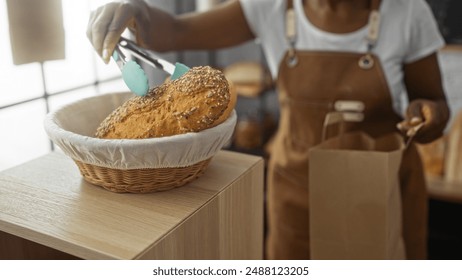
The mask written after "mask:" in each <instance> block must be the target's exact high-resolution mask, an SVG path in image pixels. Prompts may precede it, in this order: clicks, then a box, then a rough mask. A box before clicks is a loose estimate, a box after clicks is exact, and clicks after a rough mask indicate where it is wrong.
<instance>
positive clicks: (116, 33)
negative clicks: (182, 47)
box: [87, 0, 152, 63]
mask: <svg viewBox="0 0 462 280" xmlns="http://www.w3.org/2000/svg"><path fill="white" fill-rule="evenodd" d="M149 21H150V13H149V7H148V5H147V4H146V3H145V2H144V1H142V0H124V1H120V2H112V3H108V4H106V5H104V6H101V7H99V8H98V9H96V10H95V11H93V12H92V13H91V14H90V19H89V22H88V26H87V37H88V39H89V40H90V42H91V43H92V45H93V47H94V48H95V50H96V52H97V53H98V54H99V55H100V56H101V57H102V58H103V61H104V62H105V63H108V62H109V59H110V57H111V55H112V52H113V51H114V48H115V46H116V44H117V42H118V41H119V38H120V36H121V34H122V33H123V32H124V30H125V29H126V28H129V30H130V31H131V32H133V33H134V35H135V36H136V41H137V43H138V44H139V45H140V46H142V47H146V46H149V45H150V44H151V43H152V42H151V40H152V33H151V31H150V24H149Z"/></svg>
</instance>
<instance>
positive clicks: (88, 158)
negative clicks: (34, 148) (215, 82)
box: [44, 93, 237, 169]
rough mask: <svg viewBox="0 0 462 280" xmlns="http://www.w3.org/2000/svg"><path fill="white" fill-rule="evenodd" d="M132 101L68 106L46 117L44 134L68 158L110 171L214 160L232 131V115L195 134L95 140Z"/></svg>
mask: <svg viewBox="0 0 462 280" xmlns="http://www.w3.org/2000/svg"><path fill="white" fill-rule="evenodd" d="M132 96H133V94H132V93H111V94H104V95H99V96H95V97H89V98H85V99H82V100H79V101H77V102H74V103H71V104H69V105H67V106H64V107H62V108H61V109H58V110H56V111H54V112H51V113H49V114H48V115H47V116H46V117H45V120H44V126H45V130H46V132H47V134H48V136H49V137H50V139H51V140H52V141H53V142H54V143H55V144H56V145H58V146H59V147H60V148H61V149H62V150H63V152H64V153H65V154H66V155H68V156H69V157H71V158H72V159H74V160H77V161H81V162H84V163H87V164H92V165H97V166H103V167H108V168H115V169H140V168H166V167H184V166H189V165H192V164H195V163H198V162H200V161H203V160H206V159H208V158H210V157H212V156H213V155H215V154H216V153H217V152H218V151H219V150H221V149H222V148H223V146H224V145H225V144H226V143H227V142H228V141H229V139H230V138H231V136H232V134H233V132H234V127H235V125H236V121H237V114H236V112H235V110H233V112H232V114H231V115H230V116H229V118H228V119H227V120H226V121H225V122H223V123H222V124H220V125H218V126H215V127H213V128H210V129H206V130H203V131H201V132H198V133H186V134H181V135H174V136H168V137H159V138H149V139H99V138H95V137H94V136H93V135H94V133H95V132H96V129H97V127H98V126H99V124H100V123H101V122H102V121H103V119H104V118H106V117H107V116H108V115H109V114H110V113H111V112H112V111H113V110H114V109H116V108H117V107H118V106H120V105H121V104H122V103H123V102H125V100H127V99H128V98H130V97H132Z"/></svg>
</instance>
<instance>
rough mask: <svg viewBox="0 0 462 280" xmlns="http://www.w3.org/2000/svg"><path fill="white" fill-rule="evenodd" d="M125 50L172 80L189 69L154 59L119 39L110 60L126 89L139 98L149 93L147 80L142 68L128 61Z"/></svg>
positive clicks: (133, 44) (131, 42) (132, 44)
mask: <svg viewBox="0 0 462 280" xmlns="http://www.w3.org/2000/svg"><path fill="white" fill-rule="evenodd" d="M122 49H123V50H125V51H127V52H128V53H130V54H132V55H133V56H134V57H136V58H138V59H139V60H141V61H143V62H145V63H147V64H148V65H150V66H152V67H155V68H157V69H160V70H163V71H165V72H167V73H168V74H169V75H170V76H171V77H170V78H171V79H172V80H174V79H177V78H179V77H181V76H182V75H183V74H185V73H186V72H187V71H188V70H189V67H188V66H186V65H184V64H181V63H178V62H177V63H175V64H173V63H171V62H168V61H166V60H164V59H162V58H158V57H155V56H154V55H153V54H152V53H148V52H147V51H146V50H145V49H143V48H141V47H139V46H138V45H136V44H135V42H133V41H131V40H128V39H126V38H123V37H121V38H120V40H119V43H118V44H117V45H116V47H115V49H114V52H113V54H112V58H113V59H114V61H115V62H116V63H117V65H118V66H119V68H120V70H121V71H122V78H123V80H124V82H125V84H126V85H127V86H128V88H129V89H130V90H131V91H132V92H133V93H135V94H136V95H139V96H144V95H146V94H147V93H148V91H149V80H148V77H147V75H146V73H145V72H144V70H143V68H141V66H140V65H139V64H138V63H137V62H136V61H134V60H131V59H128V58H127V56H126V55H125V53H124V52H123V51H122Z"/></svg>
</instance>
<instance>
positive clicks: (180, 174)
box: [75, 158, 211, 193]
mask: <svg viewBox="0 0 462 280" xmlns="http://www.w3.org/2000/svg"><path fill="white" fill-rule="evenodd" d="M210 160H211V158H209V159H206V160H203V161H200V162H198V163H196V164H193V165H190V166H185V167H172V168H141V169H126V170H124V169H114V168H108V167H102V166H97V165H92V164H87V163H83V162H80V161H78V160H75V163H76V164H77V166H78V167H79V170H80V174H82V176H83V177H84V178H85V180H86V181H88V182H90V183H92V184H94V185H97V186H101V187H103V188H105V189H106V190H109V191H112V192H119V193H121V192H130V193H150V192H156V191H166V190H169V189H173V188H176V187H181V186H183V185H185V184H187V183H189V182H191V181H193V180H194V179H196V178H198V177H199V176H201V175H202V174H203V173H204V171H205V169H206V168H207V166H208V164H209V162H210Z"/></svg>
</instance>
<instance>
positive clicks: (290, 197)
mask: <svg viewBox="0 0 462 280" xmlns="http://www.w3.org/2000/svg"><path fill="white" fill-rule="evenodd" d="M126 27H128V28H129V29H130V30H131V31H132V32H133V33H134V34H135V36H136V40H137V42H138V44H140V45H141V46H143V47H145V48H150V49H153V50H156V51H172V50H184V49H218V48H223V47H230V46H234V45H237V44H240V43H243V42H246V41H248V40H253V39H255V38H257V37H258V38H259V39H260V41H261V42H262V47H263V50H264V52H265V55H266V57H267V61H268V65H269V67H270V70H271V72H272V74H273V76H274V77H275V78H277V86H278V94H279V101H280V111H281V118H280V125H279V130H278V133H277V135H276V137H275V141H274V145H273V150H272V154H271V159H270V164H269V172H268V209H267V210H268V226H269V236H268V240H267V257H268V258H272V259H273V258H275V259H308V258H309V257H310V256H309V234H308V233H309V229H308V216H309V215H308V172H307V170H308V149H309V148H310V147H312V146H314V145H316V144H317V143H319V142H320V141H321V131H322V123H323V121H324V117H325V115H326V114H327V112H329V111H330V110H332V109H331V108H332V104H333V103H334V102H335V100H340V99H350V100H351V99H353V100H361V101H363V102H364V103H365V105H366V111H365V115H366V118H365V121H364V122H362V123H361V124H358V125H355V126H354V127H353V126H352V127H351V129H361V130H363V131H366V132H368V133H369V134H371V135H372V136H378V135H381V134H385V133H389V132H392V131H395V130H396V124H398V123H400V125H399V127H400V129H402V130H403V132H405V133H407V132H408V131H410V130H412V127H413V125H415V124H417V123H421V122H423V123H424V125H423V127H422V128H421V129H420V130H419V131H418V132H417V134H416V136H415V137H414V139H415V140H416V141H418V142H421V143H426V142H430V141H432V140H434V139H436V138H438V137H439V136H441V135H442V132H443V130H444V128H445V126H446V123H447V121H448V118H449V110H448V106H447V104H446V100H445V95H444V92H443V88H442V85H441V77H440V70H439V68H438V62H437V56H436V51H437V50H438V49H439V48H440V47H442V46H443V40H442V38H441V36H440V34H439V33H438V30H437V27H436V23H435V20H434V18H433V17H432V14H431V12H430V10H429V8H428V6H427V5H426V4H425V2H424V1H423V0H382V1H379V0H305V1H303V0H240V1H236V0H230V1H226V2H225V3H224V4H222V5H220V6H219V7H217V8H216V9H213V10H211V11H208V12H205V13H200V14H199V13H190V14H185V15H180V16H173V15H170V14H168V13H165V12H162V11H160V10H159V9H156V8H154V7H150V6H148V5H147V4H145V3H144V2H143V1H141V0H132V1H126V2H124V3H110V4H108V5H106V6H104V7H102V8H100V9H98V10H97V11H96V12H94V13H93V14H92V16H91V18H90V22H89V26H88V37H89V39H90V41H91V42H92V44H93V46H94V48H95V49H96V51H97V52H98V53H99V54H100V55H101V56H102V58H103V59H104V61H106V62H107V61H108V60H109V57H110V54H111V53H112V50H113V49H114V46H115V44H116V42H117V40H118V38H119V36H120V34H121V33H122V32H123V30H124V29H125V28H126ZM404 92H407V98H408V99H409V106H407V110H406V113H405V114H404V118H403V117H402V116H401V114H400V113H401V112H402V111H404V110H403V106H405V105H406V102H404V101H403V100H404V99H406V98H403V97H406V96H403V93H404ZM400 180H401V190H402V200H403V201H402V202H403V236H404V240H405V247H406V253H407V258H409V259H424V258H426V234H427V233H426V230H427V195H426V187H425V181H424V177H423V171H422V167H421V163H420V158H419V156H418V153H417V151H416V148H415V146H414V145H413V144H411V146H410V148H409V149H407V150H406V153H405V155H404V157H403V163H402V168H401V170H400Z"/></svg>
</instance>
